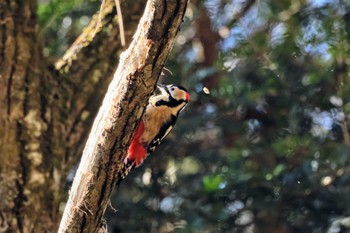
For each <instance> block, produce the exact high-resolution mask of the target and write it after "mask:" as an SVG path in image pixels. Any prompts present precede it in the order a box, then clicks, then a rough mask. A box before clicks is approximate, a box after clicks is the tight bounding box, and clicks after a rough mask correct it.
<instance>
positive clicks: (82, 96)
mask: <svg viewBox="0 0 350 233" xmlns="http://www.w3.org/2000/svg"><path fill="white" fill-rule="evenodd" d="M145 5H146V2H145V1H143V0H135V1H133V2H130V1H122V9H123V16H124V19H128V20H125V22H124V24H125V35H126V42H127V45H129V43H130V42H131V40H132V35H134V33H135V31H136V28H137V25H138V23H139V21H140V18H141V15H142V13H143V11H144V9H145ZM115 8H116V7H115V1H114V0H104V1H103V4H102V7H101V12H98V13H97V14H95V15H94V16H93V18H92V20H91V22H90V24H89V25H88V26H87V27H86V28H85V29H84V31H83V32H82V34H81V35H80V36H79V37H78V38H77V40H76V41H75V42H74V43H73V44H72V46H71V47H70V48H69V49H68V50H67V51H66V53H65V54H64V56H63V57H62V58H61V59H59V60H58V61H57V62H56V64H55V68H56V70H57V73H58V77H57V80H59V88H60V90H59V94H58V95H59V100H60V104H59V105H60V106H61V110H62V111H63V112H62V113H60V114H59V115H60V116H61V117H62V119H60V121H61V122H65V124H64V125H65V126H64V130H65V131H64V133H63V134H61V135H63V137H62V138H61V139H60V140H58V141H57V147H58V148H59V149H60V150H62V151H60V152H58V153H57V154H58V155H59V156H60V158H59V160H60V161H64V162H61V163H60V164H61V165H62V167H61V168H62V169H65V170H66V171H67V170H68V169H70V168H71V165H72V163H73V162H75V161H76V160H77V159H79V158H80V155H81V152H82V149H83V146H84V143H85V140H86V138H87V136H88V132H89V131H90V129H91V128H90V126H91V124H92V121H93V119H94V117H95V116H96V113H97V110H98V108H99V106H100V105H101V103H102V99H103V96H104V95H105V93H106V90H107V87H108V84H109V83H110V82H111V80H112V77H113V75H114V71H115V70H116V68H117V65H118V61H119V55H120V54H121V52H122V51H123V50H125V49H126V48H123V47H122V45H121V42H120V41H121V40H120V36H119V33H120V32H119V29H118V28H119V27H118V20H117V17H116V9H115ZM58 136H59V135H58ZM62 140H63V142H64V144H65V145H66V147H65V148H61V146H60V145H62V142H61V141H62Z"/></svg>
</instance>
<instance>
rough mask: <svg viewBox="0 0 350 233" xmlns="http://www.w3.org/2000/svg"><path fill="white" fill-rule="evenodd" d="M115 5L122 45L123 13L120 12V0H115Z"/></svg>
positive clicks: (123, 39)
mask: <svg viewBox="0 0 350 233" xmlns="http://www.w3.org/2000/svg"><path fill="white" fill-rule="evenodd" d="M115 6H116V8H117V13H118V23H119V32H120V41H121V43H122V46H125V35H124V22H123V14H122V8H121V7H120V1H119V0H115Z"/></svg>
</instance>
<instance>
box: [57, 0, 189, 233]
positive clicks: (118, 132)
mask: <svg viewBox="0 0 350 233" xmlns="http://www.w3.org/2000/svg"><path fill="white" fill-rule="evenodd" d="M186 5H187V0H149V1H148V3H147V6H146V9H145V12H144V15H143V17H142V19H141V21H140V24H139V27H138V29H137V32H136V34H135V36H134V40H133V41H132V43H131V45H130V47H129V48H128V50H127V51H126V52H125V53H123V54H122V55H121V58H120V63H119V66H118V69H117V71H116V72H115V75H114V78H113V80H112V82H111V84H110V86H109V88H108V91H107V94H106V96H105V98H104V101H103V104H102V106H101V108H100V110H99V113H98V115H97V117H96V119H95V122H94V125H93V128H92V131H91V133H90V136H89V139H88V142H87V144H86V146H85V149H84V153H83V157H82V161H81V163H80V166H79V168H78V171H77V174H76V177H75V179H74V182H73V186H72V189H71V192H70V197H69V200H68V203H67V206H66V208H65V211H64V215H63V218H62V221H61V225H60V229H59V232H62V233H63V232H96V231H97V230H98V229H99V227H100V221H101V218H102V215H103V213H104V211H105V209H106V206H107V203H108V200H109V196H110V194H111V191H112V189H113V188H114V185H115V183H116V174H117V173H118V172H119V171H120V170H121V168H122V166H123V161H124V159H125V156H126V151H127V148H128V145H129V143H130V139H131V137H132V134H133V132H134V130H135V128H136V126H137V122H138V121H139V119H140V118H141V116H142V113H143V110H144V107H145V105H146V104H147V100H148V98H149V96H150V94H151V93H152V92H153V90H154V88H155V84H156V82H157V80H158V77H159V74H160V72H161V69H162V67H163V65H164V62H165V60H166V57H167V56H168V53H169V51H170V49H171V47H172V45H173V42H174V39H175V36H176V34H177V32H178V30H179V27H180V24H181V21H182V19H183V16H184V13H185V9H186Z"/></svg>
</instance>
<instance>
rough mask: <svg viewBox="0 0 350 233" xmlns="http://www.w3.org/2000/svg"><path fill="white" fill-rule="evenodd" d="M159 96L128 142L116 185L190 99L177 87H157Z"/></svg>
mask: <svg viewBox="0 0 350 233" xmlns="http://www.w3.org/2000/svg"><path fill="white" fill-rule="evenodd" d="M157 88H158V90H159V91H160V94H158V95H153V96H151V98H150V99H149V102H148V105H147V107H146V110H145V112H144V114H143V116H142V118H141V121H140V122H139V124H138V126H137V129H136V132H135V134H134V136H133V138H132V140H131V144H130V146H129V149H128V154H127V157H126V158H125V161H124V167H123V169H122V170H121V172H120V173H119V177H118V184H117V186H119V184H120V182H121V181H122V180H123V179H124V178H125V177H126V176H127V174H128V173H129V172H130V170H131V169H133V168H134V167H138V166H140V165H141V164H142V163H143V161H144V160H145V159H146V158H147V156H148V155H149V154H150V153H152V152H153V151H154V150H155V149H156V148H157V146H158V145H159V144H160V143H161V142H162V140H163V139H164V138H165V137H166V136H167V135H168V134H169V133H170V131H171V130H172V129H173V128H174V125H175V123H176V120H177V118H178V116H179V113H180V112H181V111H182V110H183V109H184V108H185V107H186V105H187V103H188V101H189V100H190V95H189V93H188V91H187V90H186V89H185V88H183V87H181V86H177V85H173V84H171V85H163V84H157Z"/></svg>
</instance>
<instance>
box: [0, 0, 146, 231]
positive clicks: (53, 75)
mask: <svg viewBox="0 0 350 233" xmlns="http://www.w3.org/2000/svg"><path fill="white" fill-rule="evenodd" d="M104 2H105V4H104V7H103V9H102V12H101V14H99V13H98V14H97V15H96V16H94V17H93V20H92V21H91V23H90V25H89V26H88V27H87V28H86V30H84V31H83V32H82V34H81V36H80V37H79V38H78V39H77V41H76V42H75V43H74V44H73V45H72V46H71V48H70V49H69V50H67V53H66V54H65V56H64V57H63V58H62V59H60V61H58V62H57V63H56V68H53V67H54V66H53V64H47V63H46V62H45V61H46V59H44V58H43V57H42V55H41V51H42V48H41V44H42V42H41V40H40V38H39V36H38V35H39V27H38V25H37V20H36V0H27V1H22V0H11V1H9V0H6V1H5V0H2V1H0V154H1V163H0V232H55V231H56V230H57V228H58V223H59V222H58V220H59V217H60V213H59V205H60V202H61V201H62V197H63V196H64V190H63V187H64V184H65V179H66V174H67V172H68V171H69V169H70V168H71V166H72V165H73V162H74V161H76V160H77V159H79V157H80V154H81V151H82V145H83V143H84V142H85V140H86V136H87V132H88V131H89V129H90V124H91V122H92V119H93V118H94V116H95V114H96V111H97V109H98V106H99V104H100V101H101V99H102V96H103V95H104V92H105V91H106V88H107V84H108V83H109V82H110V80H111V78H112V76H113V70H114V69H115V67H116V65H117V55H118V54H120V52H121V49H122V47H121V45H120V39H119V36H118V34H119V32H118V27H117V24H118V22H117V20H116V17H115V7H114V0H104ZM125 4H126V3H123V5H122V8H123V14H124V17H126V18H128V19H130V20H127V21H125V28H126V35H127V36H128V37H129V41H130V39H131V35H132V34H133V33H134V31H135V29H136V26H137V23H138V21H139V18H140V17H141V14H142V12H143V9H144V5H145V3H144V1H142V0H136V1H134V4H133V7H130V6H128V7H125ZM123 6H124V7H123ZM131 15H132V17H130V16H131ZM98 18H100V19H101V20H100V21H99V20H98ZM111 61H112V62H111Z"/></svg>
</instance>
